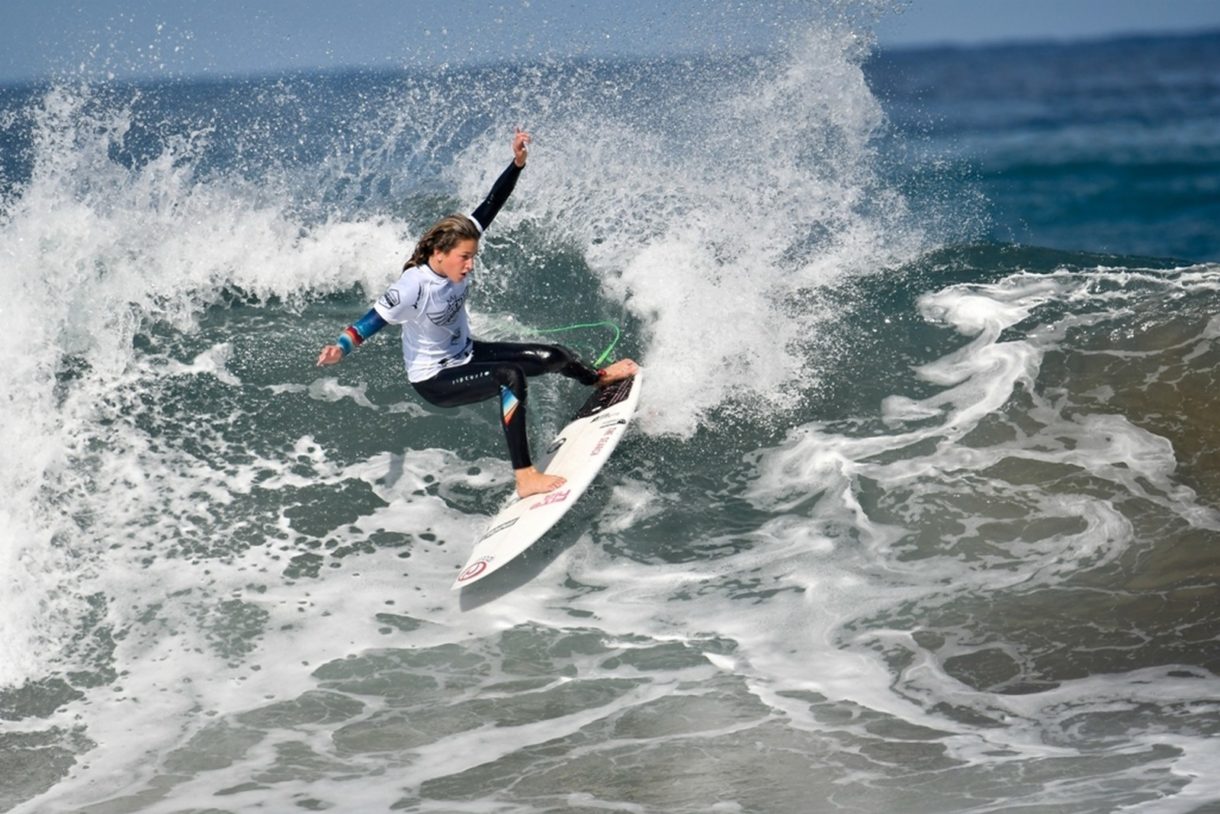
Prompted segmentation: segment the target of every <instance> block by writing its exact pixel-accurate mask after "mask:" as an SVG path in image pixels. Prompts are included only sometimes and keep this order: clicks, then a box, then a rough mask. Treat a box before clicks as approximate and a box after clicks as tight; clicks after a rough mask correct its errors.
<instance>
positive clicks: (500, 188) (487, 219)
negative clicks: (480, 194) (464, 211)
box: [470, 161, 524, 232]
mask: <svg viewBox="0 0 1220 814" xmlns="http://www.w3.org/2000/svg"><path fill="white" fill-rule="evenodd" d="M522 169H524V168H523V167H518V166H517V163H516V162H515V161H510V162H509V164H508V169H506V170H504V172H502V173H500V177H499V178H497V179H496V182H495V183H494V184H492V185H491V192H489V193H487V197H486V198H484V199H483V203H481V204H479V205H478V206H476V207H475V210H474V211H473V212H471V213H470V217H471V219H472V220H473V221H474V222H475V225H476V226H478V227H479V231H480V232H483V231H486V230H487V227H488V226H491V222H492V221H493V220H495V217H496V213H497V212H499V211H500V207H502V206H504V202H505V201H507V200H508V196H509V195H512V194H513V188H514V187H516V186H517V178H519V177H520V175H521V170H522Z"/></svg>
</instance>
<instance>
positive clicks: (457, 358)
mask: <svg viewBox="0 0 1220 814" xmlns="http://www.w3.org/2000/svg"><path fill="white" fill-rule="evenodd" d="M529 141H530V136H529V134H528V133H525V132H523V131H521V130H517V132H516V133H515V134H514V136H513V161H512V163H510V164H509V165H508V168H507V169H505V170H504V172H503V173H502V174H501V175H500V177H499V178H498V179H497V180H496V182H495V184H493V185H492V188H491V192H490V193H488V195H487V198H486V199H484V201H483V202H482V203H481V204H479V205H478V206H477V207H476V208H475V210H474V211H473V212H472V213H471V214H470V216H469V217H467V216H465V215H449V216H448V217H445V218H441V219H440V220H439V221H437V222H436V223H435V224H433V226H432V228H430V229H429V230H428V231H427V232H425V233H424V235H423V237H421V238H420V239H419V242H418V243H416V244H415V251H414V252H413V253H412V254H411V258H410V259H409V260H408V261H407V262H406V264H405V265H404V266H403V272H402V276H401V277H399V278H398V281H397V282H395V283H394V284H393V285H391V286H390V287H389V288H388V289H386V292H385V293H384V294H382V295H381V296H380V297H379V298H378V299H377V302H376V303H374V304H373V307H372V309H371V310H369V312H368V313H367V314H365V315H364V316H363V317H361V318H360V319H359V320H357V321H356V322H355V323H354V324H352V325H349V326H348V327H347V328H345V329H344V330H343V332H342V333H341V334H340V335H339V339H338V341H337V342H336V343H335V344H333V345H327V346H326V347H324V348H323V349H322V353H321V354H320V355H319V356H318V365H319V366H322V365H333V364H336V363H337V362H339V361H341V360H342V359H343V357H344V356H346V355H347V354H349V353H351V352H352V351H353V350H355V349H356V348H357V347H359V346H360V345H361V344H362V343H363V342H364V341H365V340H366V339H368V338H369V337H370V336H372V335H373V334H375V333H376V332H377V331H379V330H381V329H382V328H384V327H385V326H386V325H388V324H392V325H401V326H402V355H403V361H404V363H405V365H406V368H407V379H408V381H410V382H411V384H412V386H413V387H414V388H415V390H416V392H418V393H419V394H420V395H421V396H423V397H424V399H426V400H427V401H429V402H431V403H432V404H435V405H437V406H439V407H457V406H459V405H462V404H472V403H474V402H476V401H484V400H486V399H490V398H494V397H499V400H500V415H501V419H502V421H503V424H504V435H505V438H506V439H507V440H508V455H509V459H510V460H511V461H512V465H513V474H514V475H515V476H516V479H517V494H518V495H520V496H521V497H526V496H528V495H535V494H539V493H542V492H549V491H551V490H552V489H555V488H557V487H559V486H561V485H562V484H563V483H564V479H563V478H560V477H555V476H552V475H547V474H545V473H542V472H539V471H538V470H537V469H536V468H535V467H534V465H533V463H532V462H531V459H530V453H529V440H528V438H527V437H526V428H525V404H526V378H527V377H529V376H538V375H541V374H543V373H560V374H562V375H564V376H567V377H568V378H570V379H576V380H577V381H579V382H581V383H582V384H586V385H599V386H600V385H606V384H610V383H611V382H615V381H618V380H620V379H624V378H627V377H628V376H632V375H634V374H635V373H636V371H637V370H638V367H637V366H636V363H635V362H633V361H631V360H630V359H622V360H620V361H618V362H615V363H614V364H612V365H610V366H609V367H606V368H603V369H601V370H594V369H593V368H591V367H589V366H587V365H585V364H584V363H582V362H581V361H580V360H579V359H577V358H576V357H575V356H574V355H573V354H572V352H571V351H569V350H568V349H566V348H563V347H560V346H558V345H542V344H520V343H509V342H483V341H480V340H477V339H474V338H473V337H472V336H471V335H470V325H469V320H468V318H467V314H466V295H467V290H468V288H469V287H470V279H469V277H470V273H471V271H473V270H474V258H475V255H476V254H477V253H478V250H479V238H480V237H481V236H482V234H483V232H484V231H485V230H486V229H487V227H488V226H490V225H491V222H492V220H493V219H494V218H495V217H496V213H497V212H499V211H500V207H501V206H503V205H504V202H505V201H506V200H508V196H509V195H510V194H511V193H512V191H513V188H514V187H515V186H516V185H517V177H518V176H519V175H520V174H521V170H522V168H523V167H525V159H526V156H527V153H528V149H527V147H528V145H529Z"/></svg>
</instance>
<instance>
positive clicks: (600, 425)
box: [453, 373, 640, 590]
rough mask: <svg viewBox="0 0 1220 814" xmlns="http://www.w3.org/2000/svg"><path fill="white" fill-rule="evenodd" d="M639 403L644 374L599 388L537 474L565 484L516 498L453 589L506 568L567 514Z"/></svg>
mask: <svg viewBox="0 0 1220 814" xmlns="http://www.w3.org/2000/svg"><path fill="white" fill-rule="evenodd" d="M639 399H640V374H639V373H637V374H636V375H635V376H634V377H632V378H630V379H624V380H622V381H620V382H615V383H614V384H611V385H607V386H606V387H602V388H599V389H598V390H597V391H596V392H594V393H593V395H591V396H590V397H589V400H588V401H586V402H585V403H584V406H583V407H581V408H580V410H579V411H577V413H576V417H575V418H573V419H572V421H571V422H569V423H568V425H567V426H566V427H564V428H563V429H562V430H560V432H559V435H557V436H556V437H555V440H554V441H553V442H552V443H551V445H550V447H548V448H547V451H546V454H545V455H544V457H543V460H542V461H541V462H539V463H538V464H537V466H538V469H539V471H542V472H546V473H547V474H548V475H562V476H563V477H564V478H566V479H567V482H566V483H564V485H563V486H560V487H559V488H558V489H556V490H555V491H553V492H547V493H546V494H542V495H533V496H531V497H523V498H516V499H514V500H513V501H512V502H511V503H509V504H508V505H507V506H505V507H504V508H503V509H502V510H501V511H500V513H499V514H497V515H496V516H495V517H494V518H492V520H491V522H490V523H488V524H487V530H486V531H485V532H484V533H483V536H482V537H480V538H479V540H478V542H476V543H475V546H474V550H473V551H472V552H471V553H470V559H469V560H467V561H466V565H465V566H464V567H463V568H462V570H461V571H459V572H458V576H457V580H455V581H454V583H453V588H454V589H455V590H456V589H458V588H464V587H465V586H467V585H472V584H474V583H475V582H478V581H479V580H480V579H483V578H484V577H486V576H487V575H488V574H492V573H494V572H495V571H496V570H497V569H499V568H501V567H502V566H504V565H506V564H507V563H508V562H509V561H510V560H512V559H513V558H514V557H516V556H517V555H518V554H520V553H521V552H523V551H525V549H527V548H529V547H530V546H531V545H533V544H534V542H535V541H536V540H537V539H538V538H539V537H541V536H542V535H544V534H546V533H547V532H548V531H549V530H550V529H551V527H552V526H554V525H555V524H556V523H558V522H559V518H561V517H563V516H564V515H565V514H567V512H568V509H571V508H572V506H573V505H574V504H575V503H576V501H577V499H578V498H579V497H580V496H581V495H582V494H584V492H585V490H586V489H588V488H589V484H590V483H592V482H593V478H594V477H595V476H596V475H597V472H598V470H600V469H601V468H602V464H604V463H605V462H606V460H607V459H608V458H609V457H610V453H611V452H613V451H614V448H615V447H616V446H618V442H619V439H621V438H622V437H623V433H624V432H625V431H626V430H627V425H628V424H629V423H630V422H631V417H632V415H633V414H634V413H635V405H636V403H637V402H638V401H639Z"/></svg>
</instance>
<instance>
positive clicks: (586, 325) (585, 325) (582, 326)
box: [533, 321, 623, 367]
mask: <svg viewBox="0 0 1220 814" xmlns="http://www.w3.org/2000/svg"><path fill="white" fill-rule="evenodd" d="M593 328H610V329H612V330H613V331H614V338H613V339H611V340H610V344H609V345H607V346H606V349H605V350H604V351H602V353H601V356H598V357H597V361H595V362H594V363H593V367H601V366H602V364H604V363H605V361H606V359H608V358H610V354H611V352H613V351H614V346H615V345H617V344H618V340H619V337H620V336H622V334H623V332H622V331H621V330H620V329H619V327H618V325H616V324H615V323H613V322H609V321H605V322H580V323H577V324H575V325H564V326H562V327H560V328H535V329H534V331H533V332H534V333H536V334H557V333H565V332H568V331H583V330H591V329H593Z"/></svg>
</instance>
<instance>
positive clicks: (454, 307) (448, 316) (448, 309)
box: [428, 291, 466, 325]
mask: <svg viewBox="0 0 1220 814" xmlns="http://www.w3.org/2000/svg"><path fill="white" fill-rule="evenodd" d="M465 304H466V292H464V291H463V292H462V294H461V296H458V297H455V298H454V299H452V300H450V301H449V302H447V303H445V308H444V310H443V311H441V312H439V313H431V314H428V319H430V320H432V324H433V325H448V324H449V323H450V322H453V320H455V319H456V318H457V315H458V314H459V313H460V312H461V310H462V306H463V305H465Z"/></svg>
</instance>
